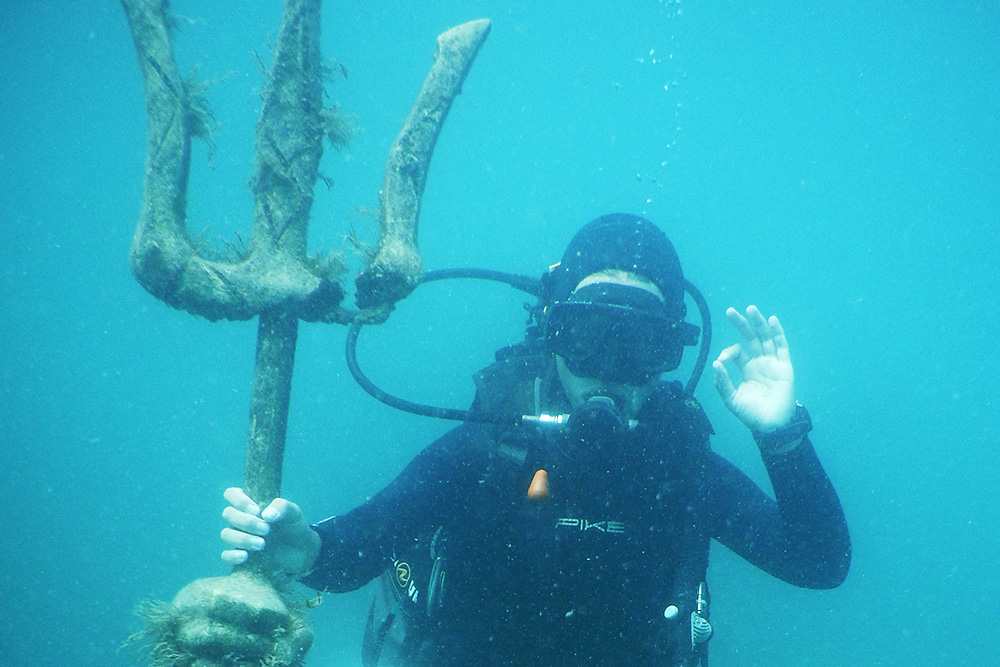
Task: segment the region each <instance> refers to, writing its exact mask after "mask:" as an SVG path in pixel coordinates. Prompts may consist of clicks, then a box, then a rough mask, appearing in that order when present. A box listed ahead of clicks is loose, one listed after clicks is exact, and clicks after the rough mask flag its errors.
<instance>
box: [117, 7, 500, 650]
mask: <svg viewBox="0 0 1000 667" xmlns="http://www.w3.org/2000/svg"><path fill="white" fill-rule="evenodd" d="M121 2H122V5H123V7H124V9H125V13H126V15H127V18H128V22H129V27H130V28H131V31H132V37H133V39H134V41H135V47H136V51H137V53H138V57H139V67H140V69H141V71H142V77H143V81H144V86H145V96H146V113H147V117H148V125H147V133H148V144H147V151H146V174H145V182H144V185H143V195H142V209H141V213H140V217H139V224H138V226H137V229H136V232H135V236H134V237H133V239H132V247H131V251H130V255H129V261H130V264H131V267H132V272H133V274H134V275H135V277H136V279H137V280H138V281H139V283H140V284H142V286H143V287H144V288H146V290H148V291H149V292H150V293H151V294H153V295H154V296H155V297H157V298H158V299H161V300H162V301H164V302H166V303H167V304H169V305H171V306H173V307H175V308H178V309H181V310H186V311H187V312H189V313H192V314H194V315H200V316H202V317H205V318H207V319H209V320H211V321H217V320H220V319H227V320H248V319H251V318H254V317H257V318H259V321H258V327H257V352H256V361H255V365H254V376H253V390H252V395H251V400H250V420H249V433H248V436H247V447H246V468H245V473H244V481H243V485H244V490H245V491H246V493H247V494H248V495H249V496H250V497H251V498H253V499H254V500H255V501H256V502H257V503H258V504H259V505H260V506H261V507H264V506H266V505H267V503H269V502H270V501H271V500H272V499H274V498H276V497H278V496H279V495H280V489H281V467H282V459H283V455H284V448H285V435H286V429H287V424H288V403H289V395H290V392H291V381H292V370H293V366H294V362H295V343H296V338H297V335H298V323H299V320H303V321H306V322H333V323H338V324H348V323H350V322H352V321H355V320H359V319H360V320H362V321H365V322H381V321H384V320H385V319H386V318H387V317H388V315H389V313H390V312H391V310H392V307H393V304H394V303H395V302H396V301H398V300H399V299H401V298H403V297H405V296H407V295H408V294H409V293H410V292H411V291H412V290H413V289H414V288H415V287H416V285H417V284H418V283H419V281H420V279H421V277H422V275H423V266H422V261H421V257H420V253H419V250H418V249H417V220H418V217H419V213H420V199H421V196H422V194H423V190H424V184H425V182H426V178H427V170H428V166H429V163H430V159H431V155H432V153H433V150H434V145H435V143H436V141H437V137H438V134H439V132H440V130H441V126H442V125H443V123H444V120H445V118H446V116H447V114H448V111H449V109H450V108H451V104H452V102H453V101H454V98H455V96H456V95H458V93H459V92H461V86H462V82H463V81H464V79H465V77H466V75H467V74H468V71H469V68H470V67H471V66H472V62H473V60H474V59H475V56H476V54H477V53H478V51H479V48H480V47H481V46H482V44H483V42H484V41H485V39H486V36H487V34H488V33H489V29H490V23H489V21H487V20H479V21H472V22H470V23H466V24H463V25H460V26H458V27H456V28H452V29H451V30H448V31H447V32H445V33H443V34H442V35H440V36H439V37H438V40H437V51H436V53H435V62H434V64H433V66H432V67H431V70H430V72H429V73H428V74H427V77H426V78H425V80H424V84H423V87H422V88H421V90H420V93H419V94H418V96H417V100H416V102H415V104H414V105H413V108H412V110H411V111H410V114H409V116H408V118H407V119H406V121H405V123H404V125H403V129H402V131H401V132H400V134H399V136H398V137H397V138H396V141H395V143H394V144H393V146H392V149H391V150H390V154H389V158H388V161H387V163H386V168H385V177H384V181H383V185H382V190H381V192H380V193H379V204H380V210H379V225H378V229H379V243H378V246H377V247H376V249H375V252H374V253H373V254H372V256H371V257H370V258H367V259H366V263H365V268H364V270H363V271H362V273H361V274H360V276H358V278H357V280H356V291H357V294H356V302H357V305H358V309H352V308H350V307H346V306H344V305H343V300H344V297H345V294H346V290H345V289H344V287H343V286H342V285H341V282H340V278H341V275H342V274H343V272H344V267H343V264H342V263H340V262H338V261H336V260H334V259H332V258H330V257H320V256H308V255H307V251H306V246H307V229H308V223H309V210H310V207H311V205H312V198H313V195H312V193H313V188H314V186H315V184H316V179H317V177H318V168H319V162H320V158H321V157H322V154H323V140H324V138H327V139H328V140H331V141H333V142H334V143H343V142H345V141H346V140H347V138H348V137H349V134H350V132H349V129H348V128H347V126H346V124H345V122H346V121H345V119H344V117H343V116H342V115H341V114H340V113H339V112H338V110H337V109H335V108H334V109H330V108H324V107H323V84H322V71H321V69H322V62H321V55H320V41H319V36H320V4H321V2H320V0H286V2H285V4H284V10H283V14H282V18H281V25H280V28H279V33H278V39H277V43H276V45H275V49H274V57H273V61H272V63H271V67H270V70H269V72H268V73H267V80H266V84H265V86H264V91H263V95H262V99H263V104H262V108H261V113H260V118H259V120H258V123H257V135H256V141H255V166H254V171H253V174H252V176H251V178H250V187H251V190H252V192H253V196H254V212H253V224H252V232H251V237H250V241H249V243H248V246H247V248H246V252H245V253H242V254H241V256H240V257H239V258H236V259H233V260H218V259H212V258H209V257H205V256H203V255H202V254H201V253H200V252H199V248H198V247H197V245H196V243H194V242H192V240H191V239H190V238H189V237H188V235H187V232H186V229H185V209H186V203H187V202H186V192H187V183H188V172H189V165H190V159H191V139H192V137H201V138H206V137H207V134H208V131H209V120H210V116H209V112H208V110H207V107H206V106H205V104H204V101H203V99H202V96H201V88H200V87H199V85H198V84H196V83H194V82H192V81H190V80H186V79H184V78H183V77H181V76H180V75H179V74H178V72H177V66H176V63H175V60H174V54H173V46H172V43H171V40H170V34H169V25H170V22H171V18H170V17H169V16H168V15H167V9H166V4H167V3H166V2H164V1H163V0H121ZM276 584H277V585H279V587H280V582H278V581H276V580H275V577H274V576H273V575H272V574H271V573H267V572H264V571H262V568H261V567H260V566H259V561H254V560H253V559H251V562H250V563H249V565H248V566H247V567H243V568H239V569H237V571H235V572H234V573H233V574H231V575H229V576H226V577H214V578H210V579H199V580H197V581H194V582H192V583H191V584H188V586H186V587H185V588H184V589H182V590H181V591H180V592H179V593H178V594H177V596H176V597H175V598H174V600H173V602H172V603H169V604H168V603H162V602H158V603H149V604H147V605H145V606H144V607H143V608H141V609H140V613H141V614H142V615H143V616H145V618H146V621H147V627H146V629H145V630H144V631H142V632H140V633H138V635H137V636H136V637H134V638H133V639H134V640H137V641H139V642H141V643H143V644H145V645H146V653H147V658H148V659H149V660H150V662H152V663H153V664H154V665H167V664H170V665H194V664H197V665H205V666H207V665H221V664H223V663H225V664H240V665H251V664H261V665H264V664H267V665H298V664H300V663H301V662H302V659H303V657H304V655H305V653H306V651H307V650H308V648H309V646H310V645H311V643H312V631H311V630H310V628H309V626H308V623H307V622H306V620H305V618H304V614H303V613H302V610H301V609H300V608H298V607H296V606H294V605H293V606H290V605H289V604H287V603H286V599H287V597H286V596H283V595H282V594H281V593H279V591H278V589H276V588H275V585H276Z"/></svg>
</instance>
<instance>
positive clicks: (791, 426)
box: [753, 403, 813, 454]
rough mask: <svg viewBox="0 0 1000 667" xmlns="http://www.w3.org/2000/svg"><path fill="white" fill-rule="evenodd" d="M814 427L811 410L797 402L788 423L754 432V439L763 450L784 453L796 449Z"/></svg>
mask: <svg viewBox="0 0 1000 667" xmlns="http://www.w3.org/2000/svg"><path fill="white" fill-rule="evenodd" d="M812 427H813V425H812V419H810V418H809V411H808V410H806V408H805V406H804V405H802V404H801V403H796V404H795V412H794V413H792V418H791V420H790V421H789V422H788V423H787V424H785V425H784V426H781V427H779V428H776V429H774V430H773V431H766V432H764V433H754V434H753V439H754V440H756V441H757V446H758V447H760V451H762V452H766V453H769V454H784V453H785V452H790V451H791V450H793V449H795V448H796V447H797V446H798V444H799V443H800V442H802V438H804V437H806V434H807V433H809V431H811V430H812Z"/></svg>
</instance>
